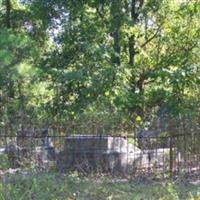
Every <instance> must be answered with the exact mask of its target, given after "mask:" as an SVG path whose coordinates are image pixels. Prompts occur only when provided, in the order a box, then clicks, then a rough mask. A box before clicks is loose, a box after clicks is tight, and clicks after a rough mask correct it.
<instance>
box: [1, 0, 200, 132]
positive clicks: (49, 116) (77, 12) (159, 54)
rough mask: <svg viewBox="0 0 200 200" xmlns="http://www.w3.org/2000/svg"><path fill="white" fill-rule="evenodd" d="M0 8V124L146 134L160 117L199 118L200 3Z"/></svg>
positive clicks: (8, 2) (131, 1)
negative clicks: (130, 130)
mask: <svg viewBox="0 0 200 200" xmlns="http://www.w3.org/2000/svg"><path fill="white" fill-rule="evenodd" d="M0 5H1V9H0V22H1V23H0V24H1V25H0V27H1V32H0V104H1V107H0V113H1V119H0V125H1V126H2V127H6V131H7V132H8V133H13V132H14V130H16V129H17V128H19V127H21V128H23V127H28V126H32V125H33V124H34V125H37V126H52V125H54V126H66V121H70V122H72V124H73V123H81V124H82V125H84V123H85V122H87V121H91V122H92V123H93V122H94V121H96V123H100V124H101V125H100V126H99V127H103V128H102V129H106V130H111V129H113V130H117V129H118V128H119V126H120V127H124V128H125V129H127V127H131V126H132V127H133V128H137V126H139V125H143V127H145V126H146V124H148V123H151V122H152V119H154V118H157V117H158V116H159V115H160V113H164V114H169V115H173V116H174V117H178V116H180V115H182V114H185V113H190V114H191V115H193V117H194V119H195V120H196V119H198V117H199V108H200V107H199V92H200V91H199V83H200V78H199V77H200V71H199V69H200V68H199V61H200V60H199V38H200V30H199V20H200V15H199V13H200V3H199V1H184V0H180V1H174V0H168V1H158V0H156V1H152V0H144V1H143V0H123V1H99V0H88V1H80V3H79V4H77V3H75V2H74V1H72V0H69V1H67V2H66V1H63V0H57V1H39V0H23V1H16V0H2V1H0ZM138 119H139V120H138ZM108 125H110V127H109V128H105V127H108ZM89 127H91V126H88V128H89ZM99 127H98V128H99ZM108 132H109V131H108ZM113 132H114V131H113Z"/></svg>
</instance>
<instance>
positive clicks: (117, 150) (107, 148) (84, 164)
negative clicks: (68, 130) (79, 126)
mask: <svg viewBox="0 0 200 200" xmlns="http://www.w3.org/2000/svg"><path fill="white" fill-rule="evenodd" d="M136 152H138V154H136ZM140 153H141V151H140V150H139V149H138V148H137V147H135V146H133V145H131V144H128V140H127V139H126V138H123V137H111V136H93V135H76V136H69V137H66V138H65V145H64V149H63V151H61V152H60V153H59V154H58V158H57V168H58V169H59V170H61V171H63V170H78V171H84V172H90V171H92V170H95V171H96V170H101V171H103V172H107V171H113V172H124V171H125V170H126V169H127V168H128V167H130V166H132V165H133V164H134V161H136V160H137V158H139V157H140V156H141V155H140ZM136 155H137V156H136Z"/></svg>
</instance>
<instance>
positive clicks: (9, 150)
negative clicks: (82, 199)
mask: <svg viewBox="0 0 200 200" xmlns="http://www.w3.org/2000/svg"><path fill="white" fill-rule="evenodd" d="M199 141H200V134H188V135H186V134H177V135H176V134H173V135H172V134H171V135H165V136H159V135H158V136H146V137H145V136H143V135H140V136H137V137H136V136H126V137H122V136H108V135H62V136H61V135H53V134H52V135H49V134H47V132H45V131H36V132H32V133H31V134H27V133H26V134H25V133H24V132H21V133H19V134H18V135H17V136H8V135H3V134H1V135H0V168H21V169H23V168H26V169H27V168H31V169H39V170H41V169H43V170H51V169H53V170H58V171H61V172H69V171H74V170H77V171H79V172H81V173H83V174H88V173H91V172H97V173H110V174H123V175H131V176H137V175H144V174H147V175H156V176H160V177H166V176H176V175H179V174H183V173H184V174H185V173H187V174H193V173H199V171H200V144H199V143H200V142H199Z"/></svg>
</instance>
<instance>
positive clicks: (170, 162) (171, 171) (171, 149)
mask: <svg viewBox="0 0 200 200" xmlns="http://www.w3.org/2000/svg"><path fill="white" fill-rule="evenodd" d="M169 145H170V146H169V172H170V178H173V136H172V134H170V144H169Z"/></svg>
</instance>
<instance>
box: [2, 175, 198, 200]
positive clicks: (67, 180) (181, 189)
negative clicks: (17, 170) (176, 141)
mask: <svg viewBox="0 0 200 200" xmlns="http://www.w3.org/2000/svg"><path fill="white" fill-rule="evenodd" d="M0 199H1V200H19V199H20V200H29V199H30V200H32V199H35V200H39V199H42V200H72V199H73V200H75V199H76V200H90V199H91V200H100V199H102V200H106V199H107V200H112V199H113V200H117V199H119V200H120V199H124V200H126V199H127V200H198V199H200V181H199V180H198V179H187V180H181V179H179V180H173V181H170V180H165V181H160V180H152V179H150V178H144V177H143V178H135V179H131V180H130V179H126V178H119V177H107V176H101V177H97V176H90V177H82V176H78V174H77V173H73V174H70V175H64V174H58V173H45V172H41V173H37V174H34V173H32V174H26V173H24V174H23V175H22V174H15V175H13V174H10V175H8V174H7V175H6V176H4V177H3V178H1V181H0Z"/></svg>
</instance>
